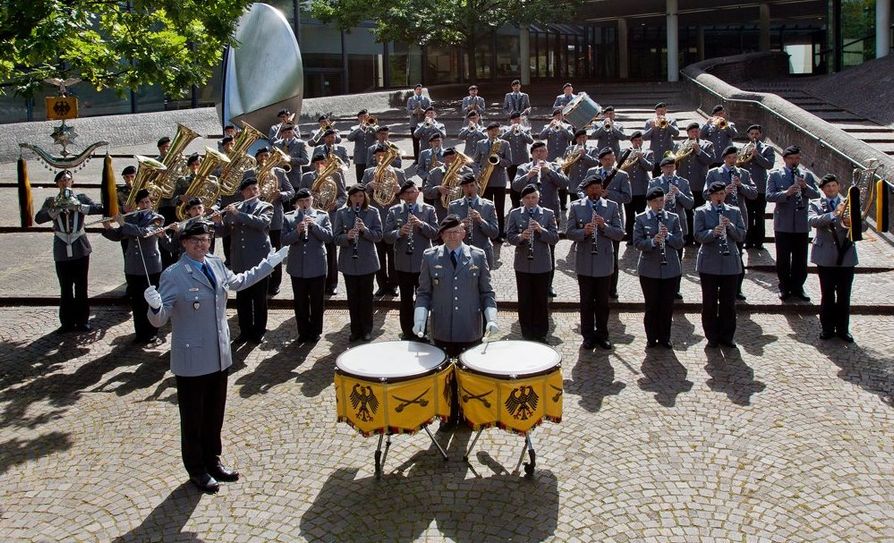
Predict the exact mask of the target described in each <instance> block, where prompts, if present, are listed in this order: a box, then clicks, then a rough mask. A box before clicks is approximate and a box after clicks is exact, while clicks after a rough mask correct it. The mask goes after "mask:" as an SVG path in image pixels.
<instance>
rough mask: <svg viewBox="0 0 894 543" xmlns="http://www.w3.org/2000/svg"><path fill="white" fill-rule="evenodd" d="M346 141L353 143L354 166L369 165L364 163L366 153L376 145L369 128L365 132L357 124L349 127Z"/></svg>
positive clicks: (374, 137) (373, 134)
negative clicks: (349, 130)
mask: <svg viewBox="0 0 894 543" xmlns="http://www.w3.org/2000/svg"><path fill="white" fill-rule="evenodd" d="M348 141H353V142H354V164H370V162H367V161H366V158H367V151H368V150H369V148H370V146H372V145H373V144H375V143H376V133H375V131H373V130H370V129H369V128H366V130H364V129H363V127H362V126H361V125H359V124H356V125H354V126H352V127H351V132H349V133H348Z"/></svg>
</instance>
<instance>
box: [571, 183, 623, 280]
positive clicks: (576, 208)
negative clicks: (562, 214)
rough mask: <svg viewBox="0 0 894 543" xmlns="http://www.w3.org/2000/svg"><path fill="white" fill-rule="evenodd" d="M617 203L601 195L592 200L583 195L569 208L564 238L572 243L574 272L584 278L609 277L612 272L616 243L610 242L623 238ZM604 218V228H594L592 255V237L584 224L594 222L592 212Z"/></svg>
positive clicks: (613, 269)
mask: <svg viewBox="0 0 894 543" xmlns="http://www.w3.org/2000/svg"><path fill="white" fill-rule="evenodd" d="M619 208H620V206H619V205H618V204H617V202H613V201H611V200H606V199H605V198H600V199H599V200H597V201H596V202H591V201H590V199H589V198H583V199H581V200H577V201H575V202H572V204H571V206H570V207H569V208H568V223H567V225H566V228H565V237H567V238H568V239H570V240H572V241H574V242H575V244H574V248H575V262H574V271H575V273H577V274H578V275H583V276H584V277H608V276H610V275H611V274H612V273H613V272H614V271H615V260H614V254H615V246H614V244H613V243H612V241H621V239H622V238H623V237H624V234H625V232H624V223H623V222H622V221H621V211H620V209H619ZM594 210H595V211H596V214H597V215H599V216H600V217H602V218H603V219H605V228H603V229H602V230H599V229H598V228H597V229H596V230H595V231H594V233H595V235H596V244H597V254H593V236H587V234H586V231H585V230H584V227H585V226H586V225H587V223H590V222H592V221H593V211H594Z"/></svg>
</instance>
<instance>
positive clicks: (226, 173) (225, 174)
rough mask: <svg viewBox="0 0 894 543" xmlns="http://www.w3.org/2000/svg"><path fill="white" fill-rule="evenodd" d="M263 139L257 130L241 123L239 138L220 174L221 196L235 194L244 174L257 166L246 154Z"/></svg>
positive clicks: (252, 158) (245, 123)
mask: <svg viewBox="0 0 894 543" xmlns="http://www.w3.org/2000/svg"><path fill="white" fill-rule="evenodd" d="M263 137H264V135H263V134H261V132H260V131H259V130H258V129H256V128H255V127H253V126H252V125H250V124H248V123H247V122H245V121H242V132H240V133H239V137H238V138H236V142H235V143H234V144H233V150H232V151H230V157H231V158H230V161H229V163H225V164H226V165H225V166H224V167H223V170H221V172H220V178H219V179H218V181H219V182H220V193H221V194H223V195H224V196H232V195H233V194H236V190H237V189H238V188H239V183H241V182H242V177H243V175H245V172H247V171H248V170H251V169H252V168H254V167H256V166H257V165H258V163H257V161H255V159H254V157H252V156H251V155H249V154H248V149H249V148H250V147H251V146H252V145H253V144H254V143H255V142H256V141H258V140H259V139H261V138H263Z"/></svg>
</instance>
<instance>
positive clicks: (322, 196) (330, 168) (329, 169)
mask: <svg viewBox="0 0 894 543" xmlns="http://www.w3.org/2000/svg"><path fill="white" fill-rule="evenodd" d="M343 165H344V162H342V160H341V159H340V158H338V156H337V155H336V154H335V153H329V156H328V157H326V162H325V164H324V166H323V169H321V170H320V172H319V173H318V174H317V178H316V179H315V180H314V183H313V185H311V187H310V193H311V194H312V195H313V197H314V201H316V202H318V206H319V208H320V209H322V210H323V211H332V208H333V207H335V201H336V200H337V199H338V183H337V182H336V181H335V179H334V178H333V177H332V175H333V174H335V173H336V172H338V171H339V170H340V169H341V167H342V166H343Z"/></svg>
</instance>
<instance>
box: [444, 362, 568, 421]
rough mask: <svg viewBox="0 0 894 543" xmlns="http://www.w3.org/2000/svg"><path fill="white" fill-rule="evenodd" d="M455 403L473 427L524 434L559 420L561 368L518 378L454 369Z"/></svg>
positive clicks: (560, 416) (560, 417)
mask: <svg viewBox="0 0 894 543" xmlns="http://www.w3.org/2000/svg"><path fill="white" fill-rule="evenodd" d="M456 375H457V384H458V386H459V405H460V408H461V409H462V412H463V417H464V418H465V419H466V422H468V423H469V425H470V426H471V427H472V428H473V429H475V430H477V429H479V428H486V427H489V426H498V427H500V428H502V429H504V430H508V431H511V432H515V433H519V434H522V435H524V434H527V433H528V432H529V431H530V430H531V429H532V428H533V427H535V426H537V425H539V424H540V423H541V422H543V419H546V420H549V421H552V422H561V421H562V397H563V387H562V383H563V382H562V370H561V368H556V370H555V371H553V372H551V373H548V374H545V375H538V376H535V377H529V378H521V379H499V378H495V377H489V376H485V375H481V374H477V373H472V372H469V371H464V370H462V369H458V370H457V372H456Z"/></svg>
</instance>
